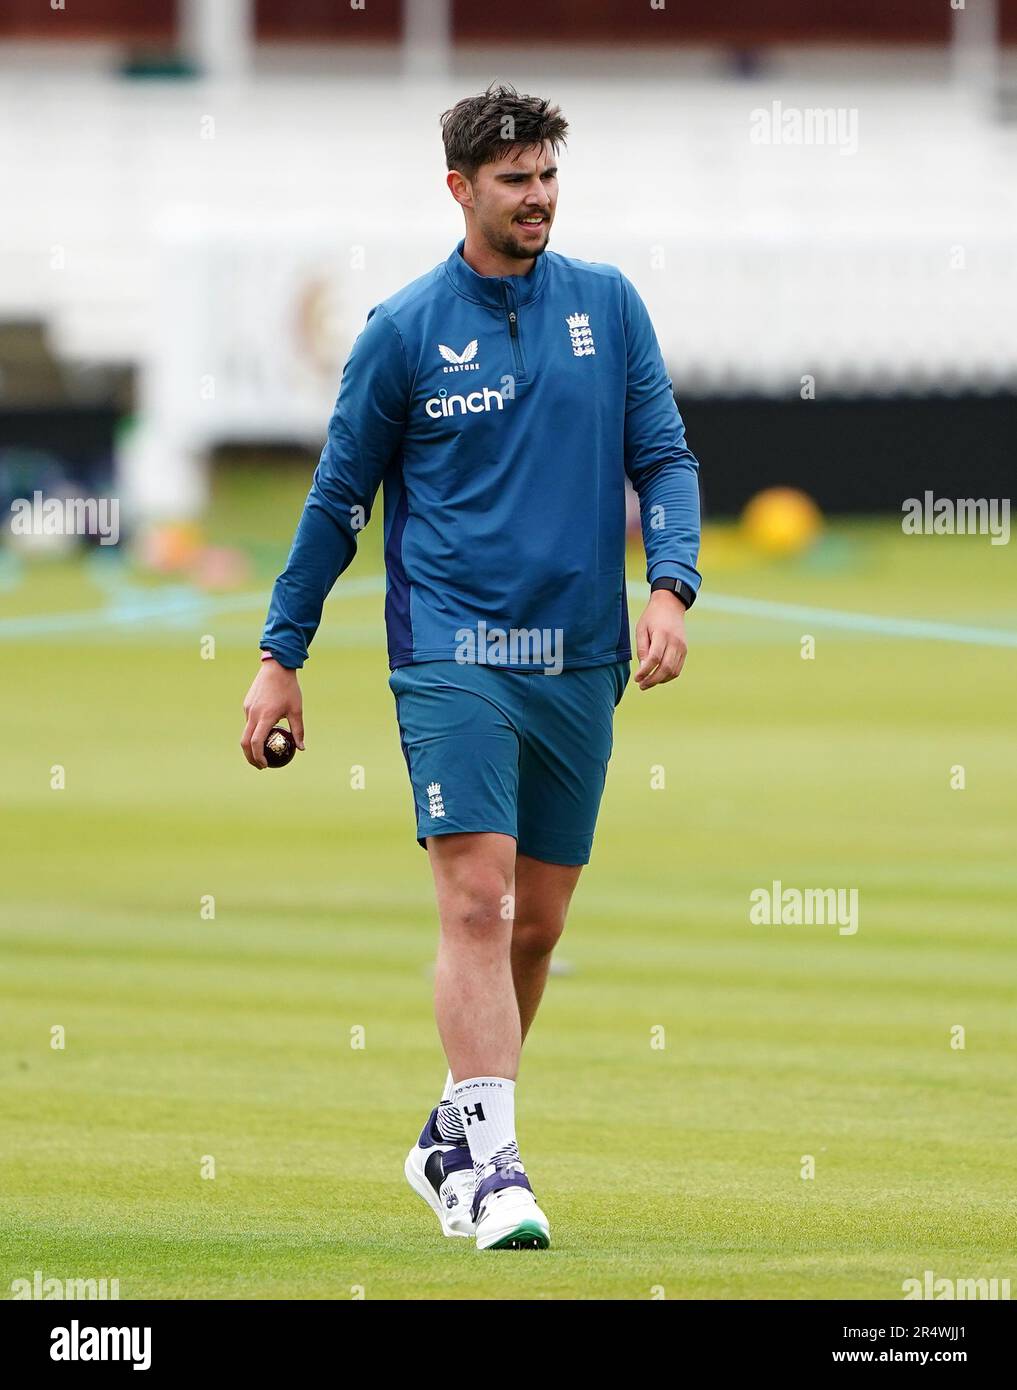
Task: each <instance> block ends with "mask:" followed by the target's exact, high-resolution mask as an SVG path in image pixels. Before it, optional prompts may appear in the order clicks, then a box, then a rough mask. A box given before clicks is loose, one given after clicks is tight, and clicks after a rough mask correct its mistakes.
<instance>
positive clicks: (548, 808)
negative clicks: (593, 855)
mask: <svg viewBox="0 0 1017 1390" xmlns="http://www.w3.org/2000/svg"><path fill="white" fill-rule="evenodd" d="M631 664H632V663H631V662H630V661H618V662H612V663H610V664H608V665H606V666H589V667H582V668H578V669H576V670H565V671H561V672H559V673H558V674H557V675H550V676H545V675H544V673H543V672H542V671H525V670H519V669H515V670H513V669H509V668H505V667H497V666H482V665H477V664H474V663H470V664H463V665H460V664H459V663H458V662H455V661H422V662H416V663H414V664H412V665H409V666H397V667H396V669H395V670H394V671H393V672H392V674H391V676H390V677H389V682H388V683H389V688H390V689H391V691H392V693H393V694H394V695H395V700H396V717H397V719H398V721H399V736H400V740H401V742H402V748H403V755H404V756H405V758H406V766H407V769H408V770H409V774H410V784H411V786H412V788H413V802H414V807H415V809H416V817H417V841H418V843H419V844H421V845H423V846H424V848H425V849H426V848H427V845H426V840H427V837H428V835H452V834H461V833H462V832H464V831H478V830H493V831H497V832H499V833H500V834H502V835H512V836H514V837H515V840H516V848H517V850H518V852H519V853H520V854H526V855H529V856H530V857H531V858H533V859H542V860H545V861H546V862H547V863H550V864H588V863H589V860H590V851H591V849H592V846H593V831H594V828H595V826H596V824H597V813H598V811H599V810H600V799H601V796H602V795H603V791H604V781H605V779H606V777H607V764H608V760H609V759H610V757H611V748H612V744H613V738H614V727H613V726H614V711H615V708H616V706H617V705H618V703H619V701H620V700H621V697H622V695H623V694H624V693H625V685H626V682H627V681H628V679H629V672H630V669H631Z"/></svg>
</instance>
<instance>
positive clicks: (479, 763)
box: [242, 87, 700, 1249]
mask: <svg viewBox="0 0 1017 1390" xmlns="http://www.w3.org/2000/svg"><path fill="white" fill-rule="evenodd" d="M442 130H443V137H444V143H445V152H446V158H447V165H448V170H449V173H448V178H447V184H448V188H449V190H450V192H451V194H452V196H453V198H455V200H456V202H457V203H458V204H459V206H460V207H461V208H462V210H463V213H464V216H465V220H466V234H465V237H464V239H463V240H462V241H461V242H460V243H459V245H458V246H457V247H456V248H455V250H454V251H453V252H452V254H451V255H450V256H449V257H448V260H447V261H445V262H444V263H443V264H441V265H438V266H436V267H435V268H434V269H433V270H432V271H430V272H428V274H426V275H424V276H421V278H420V279H418V280H415V281H413V283H412V284H410V285H408V286H407V287H406V288H405V289H403V290H400V291H399V292H398V293H397V294H395V295H393V296H392V297H391V298H390V299H387V300H385V301H384V303H382V304H380V305H378V306H377V307H376V308H375V309H374V310H372V311H371V313H370V314H369V315H368V319H367V324H366V327H365V328H364V330H363V332H362V333H361V334H360V336H359V338H358V339H357V341H356V342H355V343H354V345H353V349H352V351H351V353H350V357H349V360H348V361H347V363H346V366H345V368H344V371H343V376H342V382H341V385H340V390H339V396H338V399H337V401H336V405H335V410H334V412H333V415H332V419H331V422H330V425H329V431H328V441H327V443H326V444H325V447H324V449H323V451H322V455H321V461H320V463H319V465H318V468H317V470H316V472H315V475H314V483H313V486H312V488H311V491H310V494H309V495H308V498H307V502H306V505H305V507H304V512H303V515H302V517H301V519H300V525H299V527H298V529H297V534H296V539H295V540H294V543H293V547H292V550H291V551H290V556H289V559H288V561H287V564H286V569H285V570H284V571H283V573H282V574H281V575H280V576H279V579H278V580H277V582H276V585H275V589H274V591H273V594H272V601H271V606H270V609H269V614H268V621H267V623H266V625H265V629H264V633H263V635H262V641H261V647H262V664H261V667H260V670H259V672H258V675H257V677H256V678H255V681H254V684H253V685H252V686H251V689H250V691H249V692H248V695H247V699H246V701H245V703H244V711H245V713H246V715H247V727H246V729H245V731H244V736H243V740H242V746H243V749H244V752H245V754H246V756H247V759H248V761H249V762H250V763H252V764H253V765H254V766H256V767H264V766H266V762H265V757H264V739H265V735H266V734H267V732H268V731H269V729H270V728H271V727H272V725H273V724H275V723H277V722H278V721H279V720H280V719H282V718H286V719H288V721H289V724H290V727H291V729H292V731H293V734H294V737H295V739H296V742H297V746H298V748H303V742H304V740H303V722H302V711H301V697H300V690H299V686H298V684H297V676H296V671H297V669H298V668H299V667H300V666H302V664H303V662H304V660H305V659H306V657H307V647H308V644H309V643H310V641H311V639H312V637H313V636H314V633H315V631H316V630H317V627H318V624H319V621H320V619H321V610H322V604H323V601H324V598H325V596H326V594H327V593H328V592H329V590H330V589H331V587H332V585H333V584H334V583H335V581H336V579H337V577H338V576H339V575H340V574H341V573H342V572H343V571H344V570H345V569H346V567H347V566H348V565H349V563H350V561H351V560H352V559H353V555H354V552H355V550H356V542H357V532H358V530H359V529H360V528H361V527H362V526H363V525H364V524H365V523H366V521H367V520H368V519H369V517H370V513H371V507H372V504H373V501H374V498H375V495H376V493H377V489H378V487H379V485H380V484H381V483H382V482H384V505H385V522H384V530H385V561H386V570H387V590H386V600H385V618H386V628H387V635H388V654H389V666H390V668H391V671H392V674H391V676H390V678H389V685H390V687H391V689H392V691H393V693H394V695H395V700H396V709H397V718H398V723H399V730H400V737H401V742H402V748H403V753H404V755H405V758H406V764H407V769H408V771H409V775H410V781H411V784H412V788H413V796H414V802H415V807H416V822H417V838H418V842H419V843H420V844H421V845H422V846H423V847H425V848H426V850H427V852H428V856H429V859H430V863H431V868H432V870H433V874H434V882H435V892H436V898H437V906H438V915H439V918H440V923H441V932H440V942H439V948H438V962H437V972H436V979H435V1014H436V1018H437V1023H438V1030H439V1033H440V1036H441V1041H442V1044H443V1047H444V1050H445V1054H446V1057H447V1058H448V1064H449V1068H450V1071H449V1075H448V1079H447V1082H446V1087H445V1092H444V1094H443V1096H442V1098H441V1101H440V1102H439V1104H438V1105H437V1106H436V1107H435V1109H434V1110H433V1111H432V1112H431V1115H430V1116H429V1118H428V1120H427V1123H426V1124H425V1125H424V1129H423V1132H422V1134H421V1136H420V1139H419V1140H418V1142H417V1143H416V1144H415V1145H414V1147H413V1149H412V1150H411V1151H410V1154H409V1156H408V1158H407V1160H406V1165H405V1171H406V1176H407V1178H408V1180H409V1182H410V1184H411V1185H412V1186H413V1188H414V1189H415V1190H416V1191H417V1192H418V1193H419V1194H420V1195H421V1196H422V1197H423V1198H424V1199H425V1200H426V1201H427V1202H428V1203H429V1205H430V1206H431V1207H432V1208H433V1210H434V1211H435V1212H436V1213H437V1215H438V1217H439V1220H440V1222H441V1227H442V1230H443V1231H444V1233H445V1234H446V1235H456V1236H469V1235H475V1236H476V1241H477V1246H478V1248H479V1249H507V1248H514V1249H518V1248H522V1247H526V1246H529V1247H537V1248H544V1247H546V1246H547V1244H548V1242H549V1230H548V1222H547V1218H546V1216H545V1215H544V1213H543V1212H542V1211H541V1209H540V1208H539V1206H538V1205H537V1202H536V1199H535V1197H534V1195H533V1191H532V1189H531V1187H530V1183H529V1180H528V1178H527V1175H526V1171H525V1168H524V1166H523V1163H522V1161H521V1159H520V1155H519V1149H518V1146H517V1143H516V1133H515V1115H514V1092H515V1079H516V1075H517V1069H518V1064H519V1052H520V1048H521V1045H522V1040H523V1039H524V1038H525V1036H526V1033H527V1030H528V1028H529V1027H530V1024H531V1023H532V1022H533V1017H534V1015H535V1013H536V1011H537V1007H538V1005H539V1003H540V999H541V995H542V994H543V991H544V985H545V982H546V980H547V973H548V967H549V964H550V959H551V952H552V950H553V948H554V945H555V943H556V941H557V940H558V937H559V935H560V934H561V931H562V928H563V927H564V924H565V915H566V912H567V910H568V906H569V901H570V899H571V897H572V893H573V890H574V888H575V886H576V883H577V881H578V878H579V875H580V872H581V870H582V866H583V865H584V864H586V863H588V862H589V858H590V849H591V845H592V841H593V831H594V826H595V824H596V819H597V812H598V810H599V806H600V800H601V794H602V792H603V788H604V779H605V776H606V772H607V764H608V759H609V757H610V754H611V746H612V722H613V716H614V710H615V707H616V706H617V704H618V702H619V700H620V699H621V697H622V694H623V692H624V689H625V685H626V682H627V680H628V678H629V672H630V665H631V647H630V643H629V624H628V612H627V602H626V594H625V576H624V565H625V489H624V483H625V475H626V473H627V474H628V476H629V477H630V478H631V480H632V482H633V484H634V486H635V489H636V492H637V494H638V497H639V503H640V514H641V520H642V531H643V541H644V546H645V550H646V558H647V580H648V582H649V583H650V586H651V594H650V598H649V602H648V604H647V606H646V609H645V611H644V612H643V614H642V616H641V617H640V619H639V622H638V624H637V627H636V649H637V654H638V656H639V667H638V669H637V671H636V673H635V681H636V684H637V685H638V686H639V688H640V689H641V690H650V689H653V688H654V687H656V686H658V685H664V684H666V683H667V682H669V681H672V680H674V678H675V677H676V676H677V675H678V674H679V672H680V671H681V668H682V663H683V662H684V660H685V653H686V643H685V631H684V614H685V610H686V608H687V607H688V606H689V605H690V604H691V603H692V602H693V600H694V598H695V595H696V591H697V590H698V587H699V583H700V576H699V574H698V572H697V571H696V568H695V566H696V561H697V555H698V548H699V494H698V487H697V471H698V464H697V462H696V459H695V457H694V456H693V454H692V453H691V452H690V451H689V449H688V448H687V446H686V444H685V431H684V427H683V424H682V420H681V416H680V415H679V413H678V409H677V407H676V405H675V402H674V396H673V393H672V389H671V382H670V381H669V380H668V376H667V371H666V369H665V366H664V362H663V359H662V357H661V353H660V348H659V346H658V344H657V340H656V337H655V335H654V332H653V327H652V325H651V323H650V320H649V317H648V315H647V312H646V309H645V307H644V305H643V303H642V301H641V299H640V298H639V296H638V294H637V293H636V291H635V289H634V288H633V286H632V285H631V284H630V283H629V281H628V280H627V279H626V278H625V277H624V276H623V275H622V274H621V272H620V271H618V270H617V269H616V268H614V267H613V266H608V265H599V264H589V263H587V262H584V261H578V260H573V259H570V258H569V257H566V256H561V255H558V254H556V253H554V252H550V251H548V250H547V245H548V238H549V235H550V231H551V225H552V223H553V221H554V215H555V208H556V205H557V199H558V178H557V167H556V158H557V153H558V150H559V148H560V147H561V146H562V145H563V144H564V143H565V136H566V132H567V125H566V122H565V120H564V118H563V116H562V114H561V112H560V111H559V109H558V108H557V107H554V106H551V105H550V104H549V103H548V102H547V101H544V100H541V99H539V98H536V97H530V96H522V95H519V94H518V93H517V92H515V91H514V89H512V88H511V87H496V88H495V87H492V88H489V89H488V91H487V92H485V93H483V94H482V95H480V96H477V97H470V98H467V99H465V100H463V101H460V102H459V103H457V105H456V106H455V107H453V109H452V110H451V111H447V112H445V114H444V115H443V117H442ZM605 211H607V209H605Z"/></svg>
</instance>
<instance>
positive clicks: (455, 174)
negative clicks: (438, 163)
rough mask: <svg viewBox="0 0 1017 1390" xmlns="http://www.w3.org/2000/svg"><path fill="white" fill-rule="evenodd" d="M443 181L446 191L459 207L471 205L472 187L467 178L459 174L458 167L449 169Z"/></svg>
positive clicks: (470, 206) (469, 206)
mask: <svg viewBox="0 0 1017 1390" xmlns="http://www.w3.org/2000/svg"><path fill="white" fill-rule="evenodd" d="M445 183H446V185H447V186H448V191H449V192H450V193H451V194H452V197H453V198H454V199H455V200H456V202H457V203H458V204H459V205H460V207H464V208H472V207H473V189H472V187H471V186H470V181H469V179H467V178H466V176H465V175H464V174H461V173H460V172H459V170H458V169H450V170H449V171H448V178H446V180H445Z"/></svg>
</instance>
